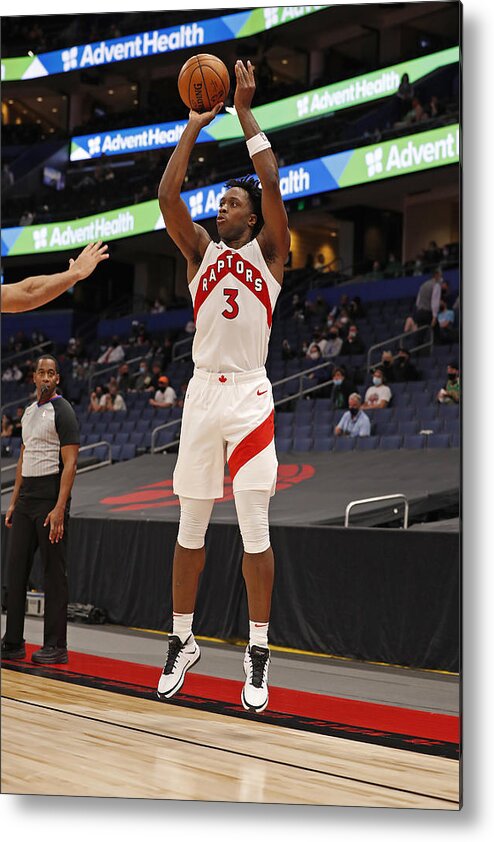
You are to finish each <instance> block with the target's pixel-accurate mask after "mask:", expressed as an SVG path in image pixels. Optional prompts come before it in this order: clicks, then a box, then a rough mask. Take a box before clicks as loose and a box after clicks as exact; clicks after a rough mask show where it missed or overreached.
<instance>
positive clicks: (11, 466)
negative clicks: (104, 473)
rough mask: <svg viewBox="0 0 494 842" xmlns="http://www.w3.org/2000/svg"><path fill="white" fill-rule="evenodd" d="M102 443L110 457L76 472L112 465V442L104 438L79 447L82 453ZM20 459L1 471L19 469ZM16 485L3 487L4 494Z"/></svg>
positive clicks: (82, 472)
mask: <svg viewBox="0 0 494 842" xmlns="http://www.w3.org/2000/svg"><path fill="white" fill-rule="evenodd" d="M102 444H103V445H106V446H107V448H108V454H109V456H108V459H103V460H102V461H101V462H97V464H96V465H88V466H87V467H86V468H77V470H76V474H85V473H86V472H87V471H94V470H95V469H96V468H104V467H105V465H111V464H112V449H111V444H110V442H109V441H105V440H103V439H102V440H101V441H97V442H95V443H94V444H85V445H83V447H80V448H79V454H81V453H82V451H83V450H94V448H95V447H101V445H102ZM79 454H78V455H79ZM18 461H19V460H17V462H16V463H15V465H6V466H5V467H4V468H2V469H1V472H2V473H3V472H4V471H12V470H14V469H17V463H18ZM14 487H15V486H13V485H9V486H7V488H2V494H7V493H8V492H9V491H12V490H13V489H14Z"/></svg>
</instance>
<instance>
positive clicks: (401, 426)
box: [398, 421, 419, 436]
mask: <svg viewBox="0 0 494 842" xmlns="http://www.w3.org/2000/svg"><path fill="white" fill-rule="evenodd" d="M398 432H399V433H400V435H402V436H415V435H416V434H417V433H418V432H419V423H418V421H400V422H399V423H398Z"/></svg>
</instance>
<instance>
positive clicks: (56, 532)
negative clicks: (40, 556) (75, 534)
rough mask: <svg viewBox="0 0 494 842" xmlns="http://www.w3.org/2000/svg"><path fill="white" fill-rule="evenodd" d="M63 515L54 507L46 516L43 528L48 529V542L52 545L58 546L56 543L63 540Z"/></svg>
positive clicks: (61, 511)
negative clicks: (47, 527) (46, 527)
mask: <svg viewBox="0 0 494 842" xmlns="http://www.w3.org/2000/svg"><path fill="white" fill-rule="evenodd" d="M64 515H65V512H64V510H63V509H59V508H57V507H56V506H55V508H54V509H52V510H51V512H48V514H47V516H46V520H45V522H44V524H43V526H49V527H50V535H49V540H50V542H51V543H52V544H58V542H59V541H61V540H62V538H63V531H64Z"/></svg>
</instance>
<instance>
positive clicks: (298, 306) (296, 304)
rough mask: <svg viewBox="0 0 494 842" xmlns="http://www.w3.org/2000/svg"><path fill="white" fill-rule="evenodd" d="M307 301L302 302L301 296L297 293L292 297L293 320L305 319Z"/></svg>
mask: <svg viewBox="0 0 494 842" xmlns="http://www.w3.org/2000/svg"><path fill="white" fill-rule="evenodd" d="M304 309H305V301H302V299H301V298H300V295H299V294H298V293H295V295H294V296H293V297H292V318H294V319H298V320H303V318H304Z"/></svg>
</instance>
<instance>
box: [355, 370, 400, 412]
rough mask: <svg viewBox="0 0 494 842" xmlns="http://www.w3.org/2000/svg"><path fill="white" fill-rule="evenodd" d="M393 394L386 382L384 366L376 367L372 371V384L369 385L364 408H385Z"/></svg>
mask: <svg viewBox="0 0 494 842" xmlns="http://www.w3.org/2000/svg"><path fill="white" fill-rule="evenodd" d="M392 396H393V395H392V392H391V389H390V388H389V386H386V385H385V383H384V372H383V370H382V368H379V367H378V368H375V369H374V371H373V373H372V386H369V388H368V389H367V391H366V393H365V401H364V403H363V404H362V409H385V408H386V407H387V406H388V404H389V402H390V400H391V398H392Z"/></svg>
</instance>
